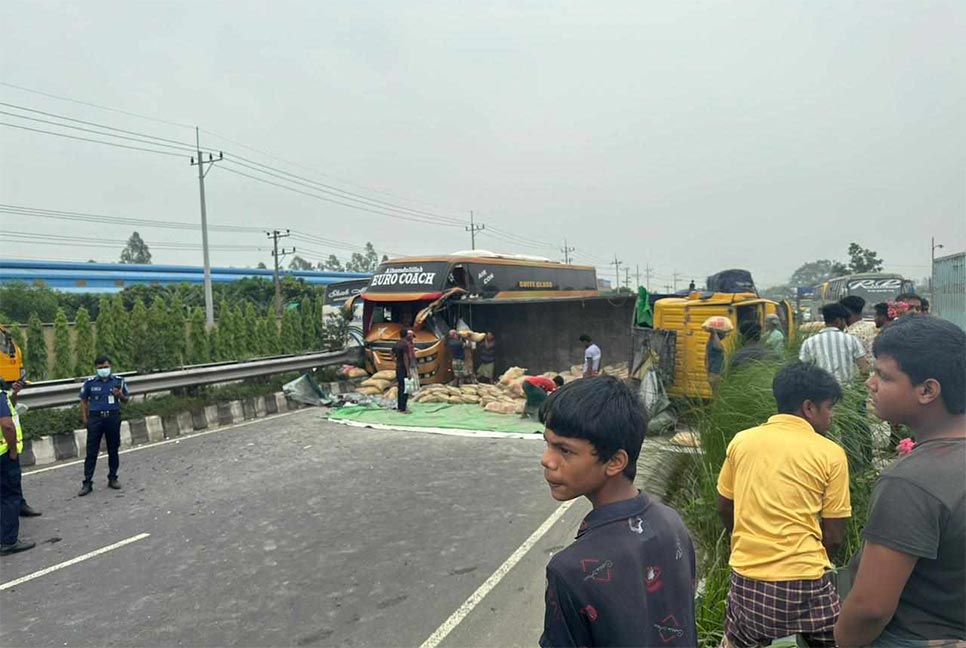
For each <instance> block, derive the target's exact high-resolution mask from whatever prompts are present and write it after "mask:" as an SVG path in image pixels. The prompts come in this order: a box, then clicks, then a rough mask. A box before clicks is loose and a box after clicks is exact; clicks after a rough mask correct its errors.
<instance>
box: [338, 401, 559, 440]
mask: <svg viewBox="0 0 966 648" xmlns="http://www.w3.org/2000/svg"><path fill="white" fill-rule="evenodd" d="M409 407H410V408H411V409H412V411H413V413H412V414H400V413H399V412H397V411H395V410H387V409H384V408H382V407H377V406H375V405H356V406H347V407H340V408H339V409H336V410H332V411H331V412H329V418H330V419H332V420H335V421H352V422H355V423H361V424H363V425H366V424H374V425H385V426H388V427H403V428H433V429H455V430H471V431H481V432H504V433H512V434H533V435H534V436H536V435H538V434H542V433H543V426H542V425H540V422H539V421H534V420H530V419H522V418H520V415H519V414H497V413H495V412H487V411H485V410H484V409H483V408H482V407H480V406H479V405H454V404H449V403H410V405H409Z"/></svg>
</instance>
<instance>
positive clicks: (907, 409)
mask: <svg viewBox="0 0 966 648" xmlns="http://www.w3.org/2000/svg"><path fill="white" fill-rule="evenodd" d="M873 350H874V353H875V361H876V364H875V367H876V370H875V374H874V375H873V376H872V377H871V378H869V380H868V383H867V384H868V386H869V392H870V393H871V395H872V404H873V406H874V407H875V410H876V414H877V415H878V416H879V417H880V418H882V419H884V420H886V421H889V422H890V423H903V424H905V425H908V426H909V427H910V428H911V429H912V431H913V434H914V435H915V437H916V446H915V447H914V448H913V450H912V452H910V453H909V454H908V455H906V456H905V457H903V458H902V459H900V460H898V461H897V462H896V463H894V464H893V465H892V466H891V467H889V468H888V469H887V470H885V471H884V472H883V473H882V476H881V477H880V478H879V481H878V482H877V483H876V486H875V491H874V493H873V496H872V506H871V511H870V513H869V519H868V522H867V524H866V526H865V529H864V530H863V532H862V537H863V539H864V540H865V543H864V545H863V547H862V552H861V555H860V556H859V557H857V559H856V560H855V561H854V562H853V570H855V580H854V584H853V586H852V590H851V591H850V592H849V594H848V597H847V598H846V599H845V604H844V605H843V607H842V614H841V616H840V617H839V622H838V623H837V624H836V626H835V638H836V640H837V641H838V645H840V646H865V645H869V644H871V645H873V646H890V647H894V646H946V645H950V646H955V645H966V511H964V507H966V333H964V332H963V330H962V329H960V328H959V327H958V326H956V325H955V324H951V323H949V322H946V321H944V320H941V319H939V318H935V317H926V316H920V315H913V316H907V317H904V318H902V319H899V320H896V321H895V322H892V323H891V324H889V325H887V326H886V327H884V328H883V329H882V333H880V334H879V336H878V337H877V338H876V340H875V343H874V344H873Z"/></svg>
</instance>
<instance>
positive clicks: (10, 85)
mask: <svg viewBox="0 0 966 648" xmlns="http://www.w3.org/2000/svg"><path fill="white" fill-rule="evenodd" d="M0 86H5V87H7V88H15V89H17V90H22V91H24V92H30V93H33V94H36V95H40V96H42V97H49V98H51V99H59V100H61V101H69V102H71V103H75V104H79V105H81V106H88V107H90V108H97V109H99V110H107V111H110V112H115V113H119V114H121V115H127V116H128V117H137V118H138V119H146V120H148V121H153V122H158V123H159V124H168V125H169V126H180V127H182V128H194V126H192V125H191V124H182V123H180V122H176V121H168V120H166V119H158V118H157V117H148V116H147V115H140V114H138V113H135V112H130V111H127V110H121V109H119V108H111V107H109V106H102V105H100V104H95V103H90V102H87V101H81V100H80V99H72V98H70V97H63V96H61V95H55V94H51V93H49V92H41V91H40V90H34V89H33V88H27V87H25V86H20V85H16V84H13V83H6V82H4V81H0Z"/></svg>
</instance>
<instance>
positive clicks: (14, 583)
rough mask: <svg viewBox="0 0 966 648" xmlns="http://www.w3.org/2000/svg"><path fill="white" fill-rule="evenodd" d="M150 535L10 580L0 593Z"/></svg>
mask: <svg viewBox="0 0 966 648" xmlns="http://www.w3.org/2000/svg"><path fill="white" fill-rule="evenodd" d="M150 535H151V534H150V533H139V534H137V535H136V536H131V537H130V538H127V539H126V540H121V541H120V542H115V543H114V544H112V545H108V546H106V547H101V548H100V549H97V550H95V551H91V552H90V553H86V554H84V555H83V556H77V558H71V559H70V560H66V561H64V562H62V563H57V564H56V565H53V566H51V567H47V568H46V569H41V570H40V571H36V572H34V573H32V574H27V575H26V576H22V577H20V578H17V579H16V580H12V581H10V582H9V583H4V584H3V585H0V591H2V590H5V589H10V588H11V587H16V586H17V585H20V584H21V583H26V582H27V581H32V580H33V579H35V578H40V577H41V576H46V575H47V574H50V573H52V572H55V571H57V570H59V569H63V568H64V567H70V566H71V565H76V564H77V563H79V562H83V561H85V560H87V559H89V558H94V557H95V556H100V555H101V554H105V553H107V552H108V551H113V550H115V549H120V548H121V547H123V546H124V545H129V544H131V543H132V542H137V541H138V540H144V539H145V538H147V537H148V536H150Z"/></svg>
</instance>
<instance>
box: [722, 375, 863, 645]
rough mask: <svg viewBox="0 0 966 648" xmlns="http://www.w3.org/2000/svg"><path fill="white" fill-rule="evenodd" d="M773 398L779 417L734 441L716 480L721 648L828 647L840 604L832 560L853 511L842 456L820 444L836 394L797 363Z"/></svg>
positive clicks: (827, 380) (833, 386) (778, 379)
mask: <svg viewBox="0 0 966 648" xmlns="http://www.w3.org/2000/svg"><path fill="white" fill-rule="evenodd" d="M772 391H773V393H774V396H775V401H776V403H777V405H778V411H779V414H777V415H776V416H772V417H771V418H770V419H768V422H767V423H765V424H764V425H760V426H758V427H755V428H751V429H748V430H744V431H742V432H739V433H738V434H737V435H735V438H734V439H732V441H731V443H730V444H729V445H728V454H727V457H726V458H725V462H724V465H723V466H722V467H721V473H720V474H719V476H718V513H719V515H720V516H721V520H722V522H723V523H724V525H725V528H726V529H728V531H729V532H730V533H731V560H730V563H729V564H730V565H731V569H732V575H731V587H730V589H729V592H728V600H727V609H726V613H725V639H726V640H727V643H728V644H730V645H731V646H735V647H737V648H751V647H752V646H759V645H764V644H767V643H769V642H771V641H773V640H775V639H779V638H781V637H787V636H788V635H793V634H801V635H803V636H804V638H805V640H806V642H807V643H808V645H809V646H834V645H835V638H834V637H833V635H832V629H833V627H834V625H835V621H836V620H837V619H838V615H839V611H840V609H841V604H840V602H839V597H838V594H837V593H836V591H835V588H834V586H833V584H832V580H831V577H830V576H829V575H828V574H827V570H828V569H829V567H830V566H831V562H830V561H829V554H831V553H833V552H834V551H835V550H836V549H837V548H838V547H839V546H840V545H841V544H842V541H843V539H844V537H845V522H846V520H847V519H848V518H849V517H850V516H851V514H852V507H851V504H850V500H849V468H848V460H847V459H846V456H845V451H844V450H843V449H842V447H841V446H839V445H838V444H836V443H834V442H833V441H831V440H829V439H827V438H825V437H824V436H823V435H824V434H825V433H826V432H827V431H828V429H829V426H830V425H831V422H832V407H833V405H835V403H836V402H838V400H839V399H840V398H841V397H842V388H841V387H840V386H839V384H838V382H837V381H836V380H835V378H834V377H833V376H832V375H831V374H830V373H828V372H827V371H825V370H824V369H820V368H819V367H816V366H814V365H810V364H805V363H802V362H795V363H792V364H790V365H788V366H786V367H784V368H782V369H781V370H780V371H779V372H778V373H777V374H776V375H775V380H774V383H773V384H772Z"/></svg>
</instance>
